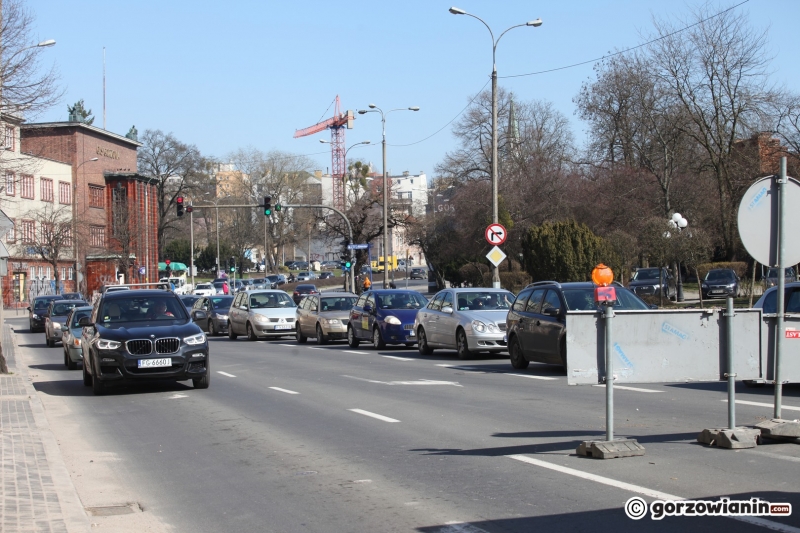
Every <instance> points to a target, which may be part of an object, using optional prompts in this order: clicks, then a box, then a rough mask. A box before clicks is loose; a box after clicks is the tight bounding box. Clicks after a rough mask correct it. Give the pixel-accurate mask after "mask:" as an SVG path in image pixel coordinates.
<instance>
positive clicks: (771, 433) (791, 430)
mask: <svg viewBox="0 0 800 533" xmlns="http://www.w3.org/2000/svg"><path fill="white" fill-rule="evenodd" d="M756 429H757V430H759V431H761V436H762V437H763V438H765V439H797V438H800V421H797V420H784V419H782V418H773V419H772V420H765V421H763V422H760V423H758V424H756Z"/></svg>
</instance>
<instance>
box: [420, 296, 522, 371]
mask: <svg viewBox="0 0 800 533" xmlns="http://www.w3.org/2000/svg"><path fill="white" fill-rule="evenodd" d="M513 301H514V295H513V294H512V293H510V292H508V291H505V290H500V289H446V290H443V291H439V292H438V293H436V294H435V295H434V297H433V298H431V301H430V302H428V305H426V306H425V307H424V308H422V309H420V310H419V312H418V313H417V317H416V320H415V321H414V331H415V332H416V333H417V342H418V346H419V353H421V354H422V355H431V354H432V353H433V350H434V349H435V348H448V349H454V350H456V351H458V357H459V359H469V358H470V357H471V356H472V355H473V354H475V353H477V352H493V353H496V352H503V351H505V350H506V349H507V346H506V340H505V332H506V315H507V314H508V311H509V309H510V308H511V303H512V302H513Z"/></svg>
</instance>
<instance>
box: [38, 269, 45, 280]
mask: <svg viewBox="0 0 800 533" xmlns="http://www.w3.org/2000/svg"><path fill="white" fill-rule="evenodd" d="M39 279H44V270H43V269H42V267H39Z"/></svg>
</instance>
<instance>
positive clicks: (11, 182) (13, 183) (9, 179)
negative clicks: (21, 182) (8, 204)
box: [6, 171, 17, 196]
mask: <svg viewBox="0 0 800 533" xmlns="http://www.w3.org/2000/svg"><path fill="white" fill-rule="evenodd" d="M16 191H17V176H16V175H15V174H14V173H13V172H11V171H7V172H6V194H7V195H8V196H14V195H15V194H17V192H16Z"/></svg>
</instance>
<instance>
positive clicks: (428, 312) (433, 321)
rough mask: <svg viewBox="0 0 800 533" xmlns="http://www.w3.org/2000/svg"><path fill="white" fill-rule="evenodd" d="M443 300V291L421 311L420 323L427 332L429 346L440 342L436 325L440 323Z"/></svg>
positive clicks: (426, 337)
mask: <svg viewBox="0 0 800 533" xmlns="http://www.w3.org/2000/svg"><path fill="white" fill-rule="evenodd" d="M443 299H444V291H441V292H439V293H438V294H436V295H435V296H434V297H433V298H432V299H431V301H430V302H428V305H426V306H425V307H423V308H422V309H420V310H419V323H420V326H422V328H423V329H424V330H425V339H426V340H427V341H428V344H429V345H434V344H436V343H437V342H438V340H437V338H436V325H437V322H438V321H439V314H440V313H439V311H440V309H441V308H442V300H443ZM417 333H419V332H417Z"/></svg>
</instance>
